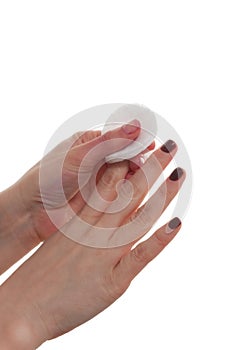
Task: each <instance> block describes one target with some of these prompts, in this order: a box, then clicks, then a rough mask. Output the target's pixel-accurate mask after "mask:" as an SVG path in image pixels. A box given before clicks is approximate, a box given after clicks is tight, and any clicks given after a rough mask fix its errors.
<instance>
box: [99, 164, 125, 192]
mask: <svg viewBox="0 0 233 350" xmlns="http://www.w3.org/2000/svg"><path fill="white" fill-rule="evenodd" d="M123 175H124V171H123V168H122V167H120V166H119V165H118V166H114V167H110V168H107V169H106V171H105V173H104V174H103V176H102V178H101V181H102V183H103V185H104V186H107V187H110V188H112V187H114V186H115V185H116V184H117V182H118V181H119V180H121V179H122V178H123Z"/></svg>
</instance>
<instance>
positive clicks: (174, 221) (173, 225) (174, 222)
mask: <svg viewBox="0 0 233 350" xmlns="http://www.w3.org/2000/svg"><path fill="white" fill-rule="evenodd" d="M180 225H181V221H180V219H179V218H177V217H175V218H174V219H172V220H171V221H170V222H169V223H168V227H169V228H170V229H171V230H175V229H176V228H177V227H179V226H180Z"/></svg>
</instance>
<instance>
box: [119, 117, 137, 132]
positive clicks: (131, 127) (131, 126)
mask: <svg viewBox="0 0 233 350" xmlns="http://www.w3.org/2000/svg"><path fill="white" fill-rule="evenodd" d="M140 128H141V124H140V121H139V120H138V119H133V120H131V121H130V122H129V123H127V124H124V125H123V126H122V127H121V129H122V130H123V132H124V133H125V134H127V135H131V134H135V133H136V132H138V131H139V130H140Z"/></svg>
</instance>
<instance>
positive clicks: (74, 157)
mask: <svg viewBox="0 0 233 350" xmlns="http://www.w3.org/2000/svg"><path fill="white" fill-rule="evenodd" d="M139 133H140V123H139V121H138V120H136V119H135V120H133V121H131V122H130V123H129V124H125V125H123V126H122V127H120V128H117V129H114V130H111V131H108V132H106V133H105V134H103V135H101V136H99V137H97V138H95V139H93V140H91V141H89V142H87V143H85V144H82V145H78V146H77V147H74V148H72V149H71V151H70V152H69V154H68V155H67V160H66V162H67V163H68V164H70V165H71V166H73V167H77V166H79V165H80V163H81V162H82V160H83V159H84V157H85V156H86V155H87V154H88V152H90V151H91V152H90V153H89V154H88V157H87V162H88V163H89V164H91V165H93V166H95V165H96V164H97V163H98V162H99V161H100V160H102V159H104V158H105V157H106V156H107V155H109V154H111V153H114V152H117V151H119V150H121V149H122V148H125V147H126V146H128V145H129V144H130V143H131V142H132V141H133V140H135V139H136V138H137V137H138V135H139Z"/></svg>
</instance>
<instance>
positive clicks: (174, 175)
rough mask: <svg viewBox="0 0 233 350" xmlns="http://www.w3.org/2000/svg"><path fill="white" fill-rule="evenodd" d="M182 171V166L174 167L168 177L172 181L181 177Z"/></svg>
mask: <svg viewBox="0 0 233 350" xmlns="http://www.w3.org/2000/svg"><path fill="white" fill-rule="evenodd" d="M183 173H184V171H183V169H182V168H176V169H175V170H174V171H173V172H172V173H171V175H170V176H169V179H170V180H172V181H177V180H179V179H180V178H181V176H182V175H183Z"/></svg>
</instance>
